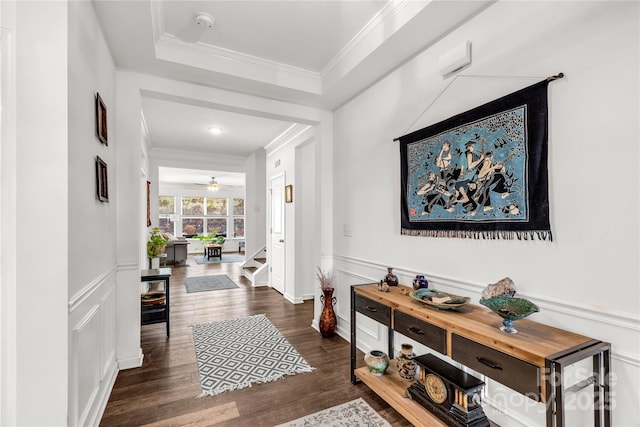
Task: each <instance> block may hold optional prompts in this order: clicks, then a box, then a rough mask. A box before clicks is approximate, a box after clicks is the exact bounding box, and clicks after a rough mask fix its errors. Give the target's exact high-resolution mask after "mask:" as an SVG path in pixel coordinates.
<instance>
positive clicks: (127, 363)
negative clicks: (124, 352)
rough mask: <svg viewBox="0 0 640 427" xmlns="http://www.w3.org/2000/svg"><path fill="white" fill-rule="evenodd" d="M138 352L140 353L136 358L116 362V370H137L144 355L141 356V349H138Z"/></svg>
mask: <svg viewBox="0 0 640 427" xmlns="http://www.w3.org/2000/svg"><path fill="white" fill-rule="evenodd" d="M139 351H140V353H139V354H138V356H136V357H132V358H130V359H120V360H118V369H119V370H120V371H124V370H125V369H133V368H139V367H140V366H142V362H143V360H144V354H142V349H139Z"/></svg>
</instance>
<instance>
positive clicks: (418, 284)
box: [413, 275, 429, 291]
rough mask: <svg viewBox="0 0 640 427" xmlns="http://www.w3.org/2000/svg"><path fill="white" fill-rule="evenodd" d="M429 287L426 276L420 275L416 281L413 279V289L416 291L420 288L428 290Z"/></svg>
mask: <svg viewBox="0 0 640 427" xmlns="http://www.w3.org/2000/svg"><path fill="white" fill-rule="evenodd" d="M428 287H429V281H428V280H427V279H425V277H424V276H421V275H418V276H416V278H415V279H413V289H415V290H416V291H417V290H418V289H420V288H425V289H426V288H428Z"/></svg>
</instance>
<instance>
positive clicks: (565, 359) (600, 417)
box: [350, 285, 611, 427]
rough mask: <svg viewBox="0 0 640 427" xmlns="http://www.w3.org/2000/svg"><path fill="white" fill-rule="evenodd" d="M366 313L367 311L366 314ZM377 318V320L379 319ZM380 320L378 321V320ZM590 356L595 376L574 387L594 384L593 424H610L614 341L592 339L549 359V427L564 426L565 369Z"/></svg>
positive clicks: (353, 337)
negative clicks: (610, 382) (563, 376)
mask: <svg viewBox="0 0 640 427" xmlns="http://www.w3.org/2000/svg"><path fill="white" fill-rule="evenodd" d="M357 286H362V285H351V295H350V296H351V343H350V345H351V383H352V384H358V383H360V382H361V381H360V380H359V379H358V378H357V377H356V374H355V372H354V371H355V369H356V329H357V328H356V302H355V301H356V298H355V296H356V291H355V289H356V287H357ZM363 315H365V316H366V314H364V313H363ZM376 321H377V320H376ZM377 322H378V323H380V322H379V321H377ZM384 326H386V327H387V334H388V344H389V349H388V351H389V353H388V354H389V355H390V356H389V357H392V355H393V354H394V346H393V338H394V331H393V328H392V327H391V325H390V324H389V325H384ZM588 357H591V358H593V359H592V360H593V375H592V376H591V377H589V378H588V379H586V380H584V381H582V382H581V383H579V384H577V385H575V386H573V387H572V388H574V389H581V388H584V387H587V386H589V385H591V384H593V388H594V390H593V392H594V398H593V400H594V402H593V404H594V409H593V412H594V414H593V416H594V425H595V426H596V427H600V426H604V427H611V412H610V406H611V405H610V403H611V402H610V388H609V387H610V385H609V370H610V366H611V344H609V343H606V342H603V341H598V340H593V341H592V342H591V343H590V344H589V345H588V346H586V347H582V348H580V349H575V350H572V351H568V352H565V353H562V354H557V355H554V356H553V357H551V358H549V359H548V360H547V361H546V371H547V378H548V382H547V384H548V388H547V403H546V405H547V409H546V417H547V426H548V427H563V425H564V403H563V398H564V397H563V396H564V387H563V384H562V371H563V368H565V367H567V366H569V365H572V364H574V363H576V362H579V361H581V360H584V359H586V358H588Z"/></svg>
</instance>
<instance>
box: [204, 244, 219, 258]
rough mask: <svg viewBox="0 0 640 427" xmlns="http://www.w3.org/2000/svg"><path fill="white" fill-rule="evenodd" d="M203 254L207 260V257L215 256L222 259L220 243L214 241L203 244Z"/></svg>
mask: <svg viewBox="0 0 640 427" xmlns="http://www.w3.org/2000/svg"><path fill="white" fill-rule="evenodd" d="M204 256H205V257H207V260H209V258H216V257H217V258H220V260H221V261H222V245H218V244H215V243H214V244H210V245H204Z"/></svg>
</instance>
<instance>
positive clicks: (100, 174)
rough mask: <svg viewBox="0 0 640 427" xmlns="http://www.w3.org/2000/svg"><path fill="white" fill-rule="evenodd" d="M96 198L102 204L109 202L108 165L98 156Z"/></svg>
mask: <svg viewBox="0 0 640 427" xmlns="http://www.w3.org/2000/svg"><path fill="white" fill-rule="evenodd" d="M96 196H97V198H98V200H100V201H101V202H108V201H109V181H108V178H107V164H106V163H105V161H104V160H102V159H101V158H100V157H99V156H96Z"/></svg>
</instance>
